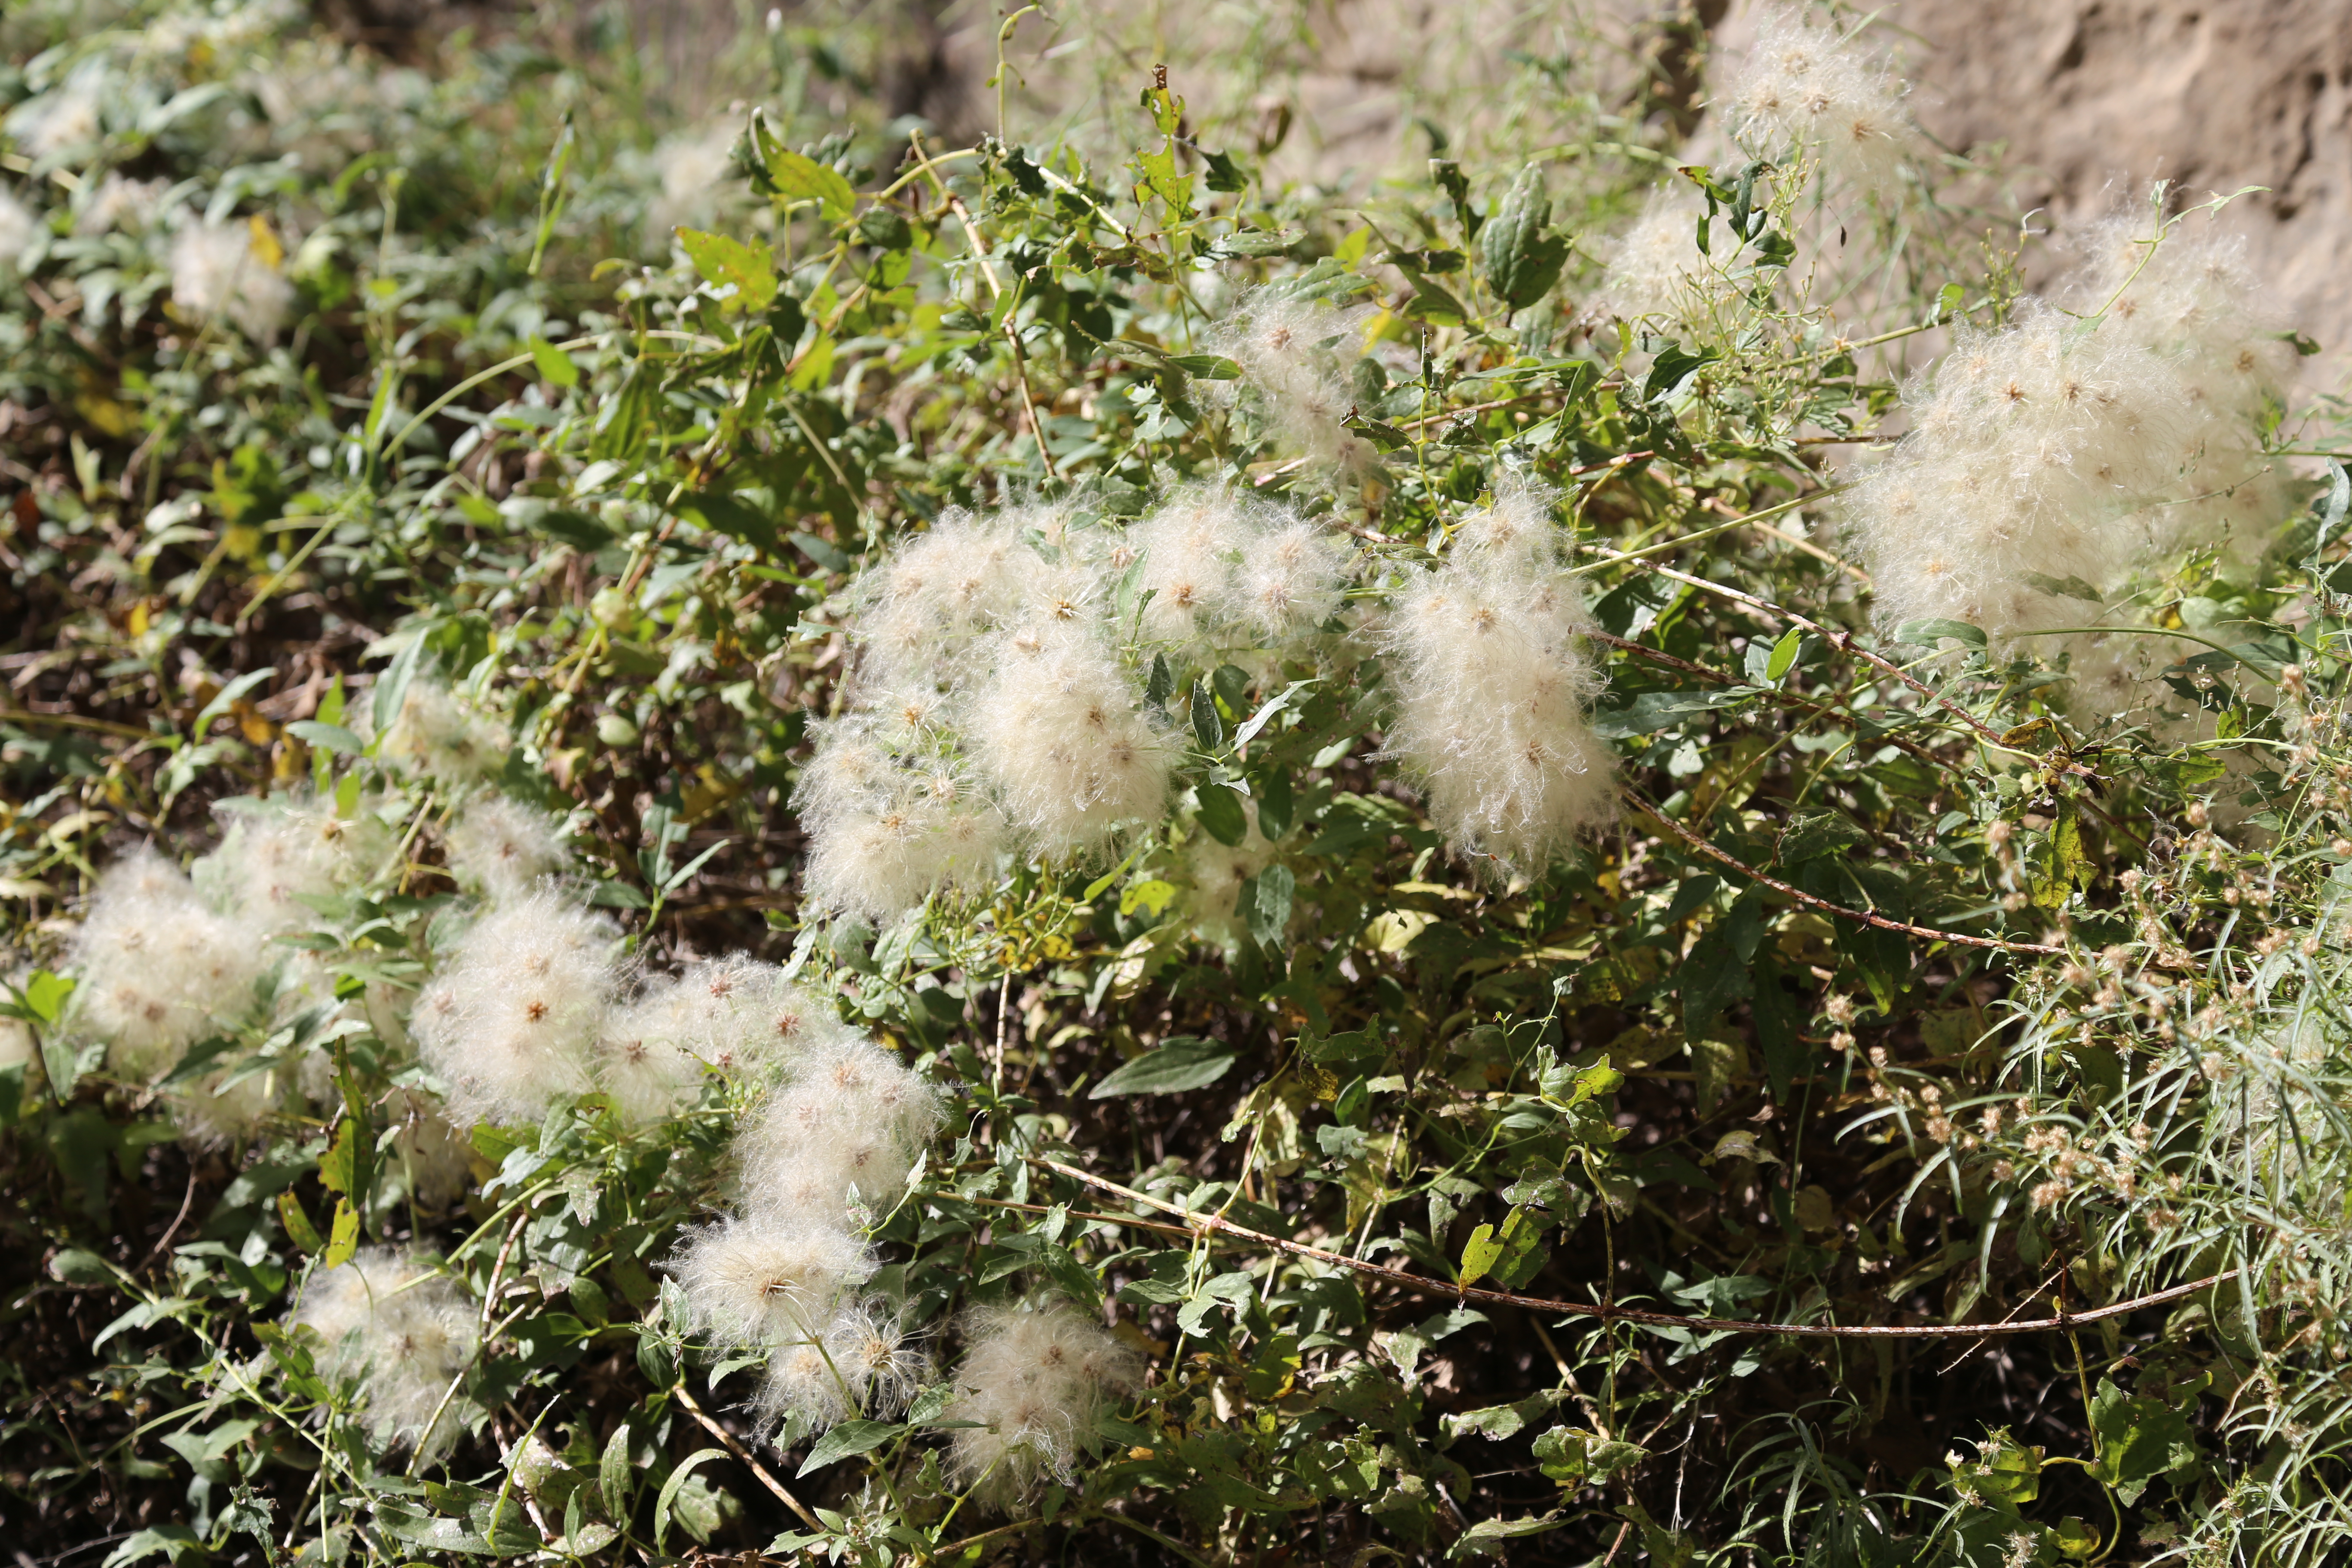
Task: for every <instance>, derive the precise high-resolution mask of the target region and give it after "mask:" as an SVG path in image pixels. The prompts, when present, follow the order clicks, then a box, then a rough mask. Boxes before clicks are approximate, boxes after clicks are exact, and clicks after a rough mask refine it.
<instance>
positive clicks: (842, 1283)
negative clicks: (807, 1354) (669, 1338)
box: [670, 1215, 875, 1350]
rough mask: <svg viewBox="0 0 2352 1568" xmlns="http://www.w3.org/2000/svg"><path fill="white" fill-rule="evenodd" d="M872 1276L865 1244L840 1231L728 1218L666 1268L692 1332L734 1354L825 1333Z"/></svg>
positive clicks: (685, 1244) (694, 1235) (691, 1240)
mask: <svg viewBox="0 0 2352 1568" xmlns="http://www.w3.org/2000/svg"><path fill="white" fill-rule="evenodd" d="M874 1268H875V1260H874V1255H873V1253H872V1252H871V1251H870V1250H869V1249H868V1248H867V1247H866V1244H865V1243H864V1242H862V1241H860V1240H858V1239H857V1237H854V1236H852V1235H850V1234H849V1233H848V1232H847V1231H845V1230H843V1229H841V1228H840V1227H839V1226H832V1225H824V1224H805V1223H793V1222H788V1221H783V1220H779V1219H775V1218H772V1217H769V1218H752V1219H742V1218H739V1217H737V1216H735V1215H725V1216H722V1217H721V1218H720V1219H719V1223H718V1224H716V1225H711V1226H704V1227H703V1228H701V1229H699V1230H695V1231H691V1232H689V1233H688V1235H687V1237H686V1238H685V1240H683V1241H682V1242H680V1243H679V1244H678V1250H677V1258H676V1259H675V1260H674V1261H673V1262H672V1263H671V1264H670V1271H671V1272H672V1273H673V1274H675V1275H676V1276H677V1282H678V1286H679V1288H680V1289H683V1290H684V1291H685V1292H686V1300H687V1307H688V1311H689V1312H690V1313H691V1314H692V1323H693V1327H694V1329H695V1330H696V1331H698V1332H699V1333H703V1334H707V1335H709V1337H710V1339H711V1340H712V1341H713V1342H715V1343H718V1344H721V1345H725V1346H728V1347H730V1348H732V1349H739V1350H742V1349H751V1350H756V1349H761V1348H763V1347H766V1346H772V1345H783V1344H788V1343H792V1342H795V1341H806V1340H808V1339H809V1338H811V1337H812V1336H814V1335H816V1334H819V1333H822V1332H823V1331H824V1325H825V1324H826V1323H827V1322H828V1321H831V1320H832V1317H833V1313H834V1310H835V1308H836V1307H838V1306H839V1305H840V1304H841V1300H842V1299H843V1297H844V1296H845V1295H846V1294H847V1293H848V1292H850V1291H851V1290H854V1289H856V1288H857V1286H859V1285H860V1284H862V1283H864V1281H865V1280H866V1277H867V1276H869V1275H871V1274H872V1273H873V1272H874Z"/></svg>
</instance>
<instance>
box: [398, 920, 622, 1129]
mask: <svg viewBox="0 0 2352 1568" xmlns="http://www.w3.org/2000/svg"><path fill="white" fill-rule="evenodd" d="M619 943H620V932H619V931H618V930H616V929H615V928H614V925H613V923H612V921H608V920H606V919H605V918H604V916H602V915H598V914H593V913H591V912H590V911H588V910H583V909H578V908H574V907H573V906H572V905H569V904H567V903H565V902H564V901H563V900H562V899H561V898H559V897H558V896H557V895H555V894H554V893H552V892H540V893H533V894H531V895H530V896H529V897H526V898H522V899H518V900H515V901H513V902H511V903H507V904H500V905H497V906H495V907H493V908H492V909H491V910H490V911H489V912H488V914H486V915H484V916H483V917H482V918H481V919H480V920H478V921H476V922H475V923H474V926H473V928H472V929H471V930H470V931H467V933H466V936H465V940H464V941H463V942H461V943H460V944H459V947H458V949H457V953H456V954H455V955H454V957H453V958H452V960H451V962H450V963H448V965H447V966H446V968H444V969H443V970H442V971H441V973H439V974H438V975H436V977H435V978H434V980H433V982H432V984H429V985H427V986H425V990H424V992H423V993H422V994H420V995H419V996H418V997H417V999H416V1009H415V1013H414V1014H413V1015H412V1016H411V1019H410V1028H411V1029H412V1031H413V1032H414V1033H415V1037H416V1044H417V1048H418V1050H419V1051H420V1053H421V1054H422V1055H423V1056H424V1058H425V1064H426V1065H427V1066H429V1067H430V1068H433V1070H434V1071H435V1072H436V1073H437V1074H439V1075H440V1077H441V1079H442V1080H443V1081H444V1082H446V1083H447V1084H448V1085H449V1086H450V1088H449V1110H450V1115H451V1118H452V1120H454V1121H460V1122H462V1123H464V1124H466V1125H468V1126H470V1125H472V1124H473V1123H474V1122H475V1121H488V1120H500V1121H531V1120H536V1119H537V1118H538V1117H539V1116H540V1115H541V1113H542V1112H543V1111H545V1110H546V1109H547V1106H548V1102H549V1101H550V1100H553V1099H555V1098H556V1097H557V1096H558V1095H563V1094H579V1093H584V1092H585V1091H586V1090H587V1089H589V1087H590V1078H589V1063H590V1058H591V1053H592V1051H593V1049H594V1047H595V1043H596V1038H597V1035H598V1032H599V1031H600V1030H601V1029H602V1027H603V1026H604V1017H605V1013H606V1010H607V1008H608V1007H609V1006H610V1005H611V1003H612V999H613V994H614V991H615V990H616V989H617V986H618V982H619V977H618V974H617V973H616V970H615V956H616V950H617V949H618V947H619Z"/></svg>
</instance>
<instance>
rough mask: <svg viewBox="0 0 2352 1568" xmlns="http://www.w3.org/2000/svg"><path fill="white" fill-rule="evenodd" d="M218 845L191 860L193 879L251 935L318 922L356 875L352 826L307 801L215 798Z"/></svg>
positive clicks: (328, 808)
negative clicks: (222, 828)
mask: <svg viewBox="0 0 2352 1568" xmlns="http://www.w3.org/2000/svg"><path fill="white" fill-rule="evenodd" d="M214 809H215V813H216V814H217V815H218V816H220V817H221V819H222V820H223V821H224V822H225V823H226V825H227V828H228V831H227V832H226V834H224V835H223V836H222V837H221V842H220V847H218V848H217V849H215V850H214V851H213V852H212V853H211V854H209V855H206V856H205V858H203V859H202V860H200V861H198V862H197V864H196V868H195V876H196V878H197V879H199V880H200V881H202V883H203V884H204V885H205V886H206V887H208V888H210V889H214V890H215V896H216V897H219V898H220V899H221V900H222V901H223V902H225V903H226V905H227V906H228V908H229V910H231V911H232V912H233V913H234V915H235V916H236V919H237V920H238V921H240V922H242V923H243V924H245V925H247V926H248V927H249V928H251V929H252V930H254V931H259V932H262V933H264V934H267V935H277V934H278V933H280V932H283V931H299V930H301V929H302V928H303V927H305V926H308V925H310V924H311V923H313V922H314V921H317V920H319V919H320V918H321V916H320V910H318V909H317V908H315V907H314V906H315V905H316V904H318V903H320V902H323V901H328V900H333V899H334V898H335V897H336V896H337V895H338V894H339V893H341V891H342V890H343V889H345V888H347V887H349V886H350V885H351V883H352V880H353V879H354V877H355V876H356V874H357V872H358V867H357V866H356V865H355V864H354V858H353V854H352V848H353V841H352V840H353V836H352V824H350V823H348V822H346V821H344V820H342V819H341V818H340V817H338V816H336V815H335V813H334V811H333V810H332V809H331V806H330V805H328V804H326V803H324V802H320V801H315V800H293V801H287V800H278V801H267V802H265V801H248V800H236V801H223V802H222V803H221V804H220V805H218V806H216V807H215V808H214Z"/></svg>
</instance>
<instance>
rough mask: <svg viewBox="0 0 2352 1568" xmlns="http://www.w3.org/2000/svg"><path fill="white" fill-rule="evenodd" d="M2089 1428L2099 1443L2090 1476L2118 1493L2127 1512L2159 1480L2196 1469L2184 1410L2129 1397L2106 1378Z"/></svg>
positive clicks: (2194, 1443) (2193, 1441)
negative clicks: (2095, 1463) (2095, 1462)
mask: <svg viewBox="0 0 2352 1568" xmlns="http://www.w3.org/2000/svg"><path fill="white" fill-rule="evenodd" d="M2091 1430H2092V1431H2093V1432H2095V1434H2097V1436H2098V1439H2099V1445H2098V1451H2099V1458H2098V1463H2097V1465H2096V1466H2095V1467H2094V1468H2093V1469H2092V1472H2091V1473H2092V1474H2093V1475H2095V1476H2096V1477H2098V1479H2101V1480H2103V1481H2105V1482H2106V1483H2107V1484H2108V1485H2109V1486H2111V1487H2113V1488H2115V1489H2116V1497H2117V1498H2118V1499H2120V1500H2122V1502H2123V1504H2124V1506H2125V1507H2126V1508H2129V1507H2131V1506H2133V1505H2134V1504H2136V1503H2137V1502H2138V1501H2139V1497H2140V1493H2142V1492H2144V1491H2146V1490H2147V1488H2148V1483H2149V1482H2151V1481H2154V1480H2156V1479H2158V1477H2161V1476H2167V1475H2172V1474H2176V1473H2181V1472H2186V1471H2188V1470H2190V1469H2193V1468H2195V1467H2196V1465H2197V1439H2196V1436H2195V1434H2194V1432H2193V1431H2192V1430H2191V1429H2190V1427H2189V1415H2188V1412H2187V1411H2185V1410H2179V1409H2175V1408H2174V1407H2173V1406H2171V1405H2167V1404H2165V1403H2164V1402H2163V1401H2162V1400H2158V1399H2147V1398H2140V1397H2137V1396H2135V1395H2130V1394H2125V1393H2124V1392H2123V1390H2121V1389H2119V1388H2117V1387H2116V1385H2115V1384H2114V1382H2113V1381H2112V1380H2110V1379H2108V1378H2104V1377H2103V1378H2101V1379H2099V1386H2098V1389H2097V1391H2096V1392H2095V1393H2094V1394H2092V1395H2091Z"/></svg>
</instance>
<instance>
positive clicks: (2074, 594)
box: [2018, 572, 2107, 605]
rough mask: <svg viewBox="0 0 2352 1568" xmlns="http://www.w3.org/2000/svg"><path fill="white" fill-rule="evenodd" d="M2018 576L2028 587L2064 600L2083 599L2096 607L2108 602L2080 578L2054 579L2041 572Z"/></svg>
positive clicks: (2023, 573) (2022, 573)
mask: <svg viewBox="0 0 2352 1568" xmlns="http://www.w3.org/2000/svg"><path fill="white" fill-rule="evenodd" d="M2018 575H2019V576H2020V577H2021V578H2023V579H2024V581H2025V583H2026V584H2027V585H2029V586H2031V587H2034V588H2039V589H2040V590H2041V591H2042V592H2043V593H2045V594H2052V595H2056V596H2057V597H2059V598H2062V599H2081V600H2084V601H2085V602H2086V603H2089V604H2094V605H2104V604H2105V603H2106V602H2107V601H2106V598H2105V595H2102V594H2101V593H2100V592H2099V591H2098V590H2097V589H2096V588H2094V587H2093V586H2091V584H2088V583H2085V582H2084V581H2083V580H2082V579H2081V578H2080V577H2052V576H2049V575H2047V574H2043V573H2040V572H2021V573H2019V574H2018Z"/></svg>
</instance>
